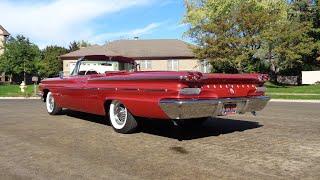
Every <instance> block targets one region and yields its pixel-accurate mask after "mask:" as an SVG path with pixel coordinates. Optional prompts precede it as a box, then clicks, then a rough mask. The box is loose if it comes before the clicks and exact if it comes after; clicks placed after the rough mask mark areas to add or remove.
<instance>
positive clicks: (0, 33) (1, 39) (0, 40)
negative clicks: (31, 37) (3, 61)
mask: <svg viewBox="0 0 320 180" xmlns="http://www.w3.org/2000/svg"><path fill="white" fill-rule="evenodd" d="M8 36H10V34H9V33H8V31H7V30H5V29H4V28H3V27H2V26H1V25H0V55H1V54H3V51H4V43H5V42H6V40H7V38H8Z"/></svg>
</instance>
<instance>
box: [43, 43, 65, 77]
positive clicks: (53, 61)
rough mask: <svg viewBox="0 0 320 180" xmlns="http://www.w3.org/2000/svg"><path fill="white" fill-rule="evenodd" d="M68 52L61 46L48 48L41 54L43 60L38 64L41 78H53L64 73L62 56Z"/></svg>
mask: <svg viewBox="0 0 320 180" xmlns="http://www.w3.org/2000/svg"><path fill="white" fill-rule="evenodd" d="M67 52H68V50H67V49H66V48H63V47H59V46H47V47H46V48H45V49H44V50H42V52H41V60H40V61H38V62H37V69H38V72H39V75H40V76H41V77H51V76H55V75H58V73H59V72H60V71H62V61H61V60H60V59H59V56H60V55H63V54H65V53H67Z"/></svg>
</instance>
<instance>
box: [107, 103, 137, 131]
mask: <svg viewBox="0 0 320 180" xmlns="http://www.w3.org/2000/svg"><path fill="white" fill-rule="evenodd" d="M109 118H110V122H111V125H112V127H113V129H114V130H115V131H116V132H118V133H123V134H128V133H132V132H134V131H135V130H136V129H137V127H138V122H137V121H136V119H135V118H134V117H133V116H132V114H131V113H130V112H129V111H128V109H127V108H126V107H125V106H124V104H123V103H121V102H120V101H117V100H114V101H112V102H111V104H110V109H109Z"/></svg>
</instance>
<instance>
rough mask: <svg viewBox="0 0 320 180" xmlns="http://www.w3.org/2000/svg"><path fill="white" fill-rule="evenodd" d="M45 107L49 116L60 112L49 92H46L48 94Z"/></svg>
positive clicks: (60, 109)
mask: <svg viewBox="0 0 320 180" xmlns="http://www.w3.org/2000/svg"><path fill="white" fill-rule="evenodd" d="M46 107H47V111H48V113H49V114H50V115H56V114H59V113H60V112H61V111H62V108H61V107H59V106H58V105H57V103H56V102H55V100H54V97H53V96H52V93H51V92H48V94H47V98H46Z"/></svg>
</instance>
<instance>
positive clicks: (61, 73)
mask: <svg viewBox="0 0 320 180" xmlns="http://www.w3.org/2000/svg"><path fill="white" fill-rule="evenodd" d="M63 74H64V73H63V71H60V72H59V78H60V79H63Z"/></svg>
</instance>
